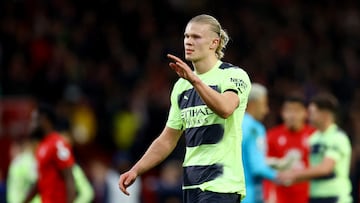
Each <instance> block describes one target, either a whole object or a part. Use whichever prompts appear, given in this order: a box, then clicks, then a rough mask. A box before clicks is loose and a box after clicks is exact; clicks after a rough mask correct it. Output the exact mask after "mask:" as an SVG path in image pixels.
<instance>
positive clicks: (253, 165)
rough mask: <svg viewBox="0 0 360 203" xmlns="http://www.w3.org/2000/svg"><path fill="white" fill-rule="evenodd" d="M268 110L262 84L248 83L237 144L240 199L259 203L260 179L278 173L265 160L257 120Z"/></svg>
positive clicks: (262, 128) (262, 130)
mask: <svg viewBox="0 0 360 203" xmlns="http://www.w3.org/2000/svg"><path fill="white" fill-rule="evenodd" d="M268 112H269V107H268V92H267V89H266V87H265V86H263V85H261V84H259V83H252V85H251V91H250V94H249V100H248V104H247V107H246V112H245V116H244V120H243V122H242V124H240V125H242V131H243V139H242V143H241V144H242V145H241V146H242V159H243V160H242V161H243V165H244V173H245V182H246V184H245V186H246V196H245V199H243V201H242V202H244V203H263V202H264V192H263V187H262V182H263V180H265V179H268V180H271V181H276V179H277V176H278V172H277V171H276V170H275V169H273V168H271V167H270V166H269V165H268V164H267V163H266V149H265V147H266V141H265V139H266V137H265V136H266V129H265V126H264V125H263V124H262V123H261V122H262V121H263V119H264V118H265V116H266V115H267V114H268Z"/></svg>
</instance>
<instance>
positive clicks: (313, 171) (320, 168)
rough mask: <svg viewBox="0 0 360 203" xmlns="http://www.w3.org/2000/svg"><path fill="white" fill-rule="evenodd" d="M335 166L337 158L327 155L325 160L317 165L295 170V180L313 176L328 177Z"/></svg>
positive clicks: (307, 178)
mask: <svg viewBox="0 0 360 203" xmlns="http://www.w3.org/2000/svg"><path fill="white" fill-rule="evenodd" d="M334 168H335V160H334V159H332V158H329V157H325V158H324V160H323V161H322V162H321V163H320V164H319V165H316V166H313V167H310V168H307V169H305V170H301V171H295V174H294V175H295V181H306V180H310V179H313V178H320V177H326V176H329V175H331V173H332V172H333V171H334Z"/></svg>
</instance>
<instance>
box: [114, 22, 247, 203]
mask: <svg viewBox="0 0 360 203" xmlns="http://www.w3.org/2000/svg"><path fill="white" fill-rule="evenodd" d="M228 39H229V38H228V35H227V33H226V32H225V31H224V30H223V29H222V27H221V25H220V24H219V22H218V21H217V19H215V18H214V17H212V16H210V15H198V16H195V17H194V18H192V19H191V20H190V21H189V22H188V24H187V26H186V28H185V33H184V47H185V59H186V60H187V61H190V62H191V63H192V65H193V67H194V70H192V69H191V68H190V67H189V66H188V65H187V63H185V62H184V61H183V60H181V59H180V58H178V57H176V56H174V55H171V54H169V55H168V57H169V58H170V59H171V60H173V62H170V64H169V66H170V67H171V68H172V69H173V70H174V71H175V72H176V73H177V74H178V75H179V76H180V77H181V78H179V80H178V81H177V82H176V84H175V85H174V87H173V90H172V93H171V108H170V112H169V117H168V120H167V123H166V126H165V128H164V130H163V131H162V132H161V134H160V135H159V137H158V138H156V139H155V141H154V142H153V143H152V144H151V145H150V147H149V148H148V150H147V151H146V152H145V154H144V155H143V157H142V158H141V159H140V160H139V161H138V162H137V163H136V164H135V165H134V166H133V167H132V168H131V169H130V170H129V171H128V172H125V173H124V174H122V175H120V178H119V187H120V189H121V191H122V192H124V193H125V194H127V195H129V193H128V192H127V187H129V186H130V185H131V184H132V183H133V182H134V180H135V179H136V178H137V177H138V176H140V175H141V174H143V173H144V172H146V171H148V170H149V169H150V168H152V167H154V166H156V165H158V164H159V163H160V162H162V161H163V160H164V159H165V158H166V157H167V156H168V155H169V154H170V153H171V152H172V151H173V150H174V148H175V146H176V145H177V142H178V140H179V138H180V136H181V135H182V134H183V135H184V136H185V141H186V154H185V158H184V162H183V172H184V174H183V201H184V202H185V203H187V202H191V203H205V202H206V203H211V202H223V203H238V202H240V199H241V197H243V196H244V195H245V180H244V174H243V166H242V162H241V161H239V160H241V146H240V143H241V139H242V135H241V134H242V132H241V125H239V123H242V119H243V116H244V112H245V108H246V105H247V100H248V94H249V92H250V88H251V82H250V79H249V77H248V74H247V73H246V72H245V71H244V70H243V69H241V68H239V67H236V66H233V65H231V64H229V63H225V62H222V61H221V60H220V59H221V58H222V57H223V56H224V53H223V49H224V48H225V46H226V44H227V42H228Z"/></svg>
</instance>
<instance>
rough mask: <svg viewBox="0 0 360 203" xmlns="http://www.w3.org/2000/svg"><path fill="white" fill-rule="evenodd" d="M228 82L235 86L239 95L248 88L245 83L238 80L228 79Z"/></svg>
mask: <svg viewBox="0 0 360 203" xmlns="http://www.w3.org/2000/svg"><path fill="white" fill-rule="evenodd" d="M230 81H231V82H232V83H234V84H235V85H236V88H237V90H239V92H240V93H243V92H244V91H245V90H246V88H247V86H248V85H247V84H246V82H244V80H242V79H240V78H230Z"/></svg>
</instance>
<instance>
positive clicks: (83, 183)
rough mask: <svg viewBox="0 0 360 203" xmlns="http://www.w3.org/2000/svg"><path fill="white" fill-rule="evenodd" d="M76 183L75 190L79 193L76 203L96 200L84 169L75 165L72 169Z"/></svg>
mask: <svg viewBox="0 0 360 203" xmlns="http://www.w3.org/2000/svg"><path fill="white" fill-rule="evenodd" d="M72 172H73V175H74V181H75V188H76V191H77V195H76V199H75V200H74V203H82V202H92V200H93V199H94V196H95V194H94V190H93V188H92V187H91V183H90V182H89V180H88V178H87V177H86V175H85V173H84V171H83V170H82V168H81V167H80V166H79V165H77V164H75V165H74V167H73V169H72Z"/></svg>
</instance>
